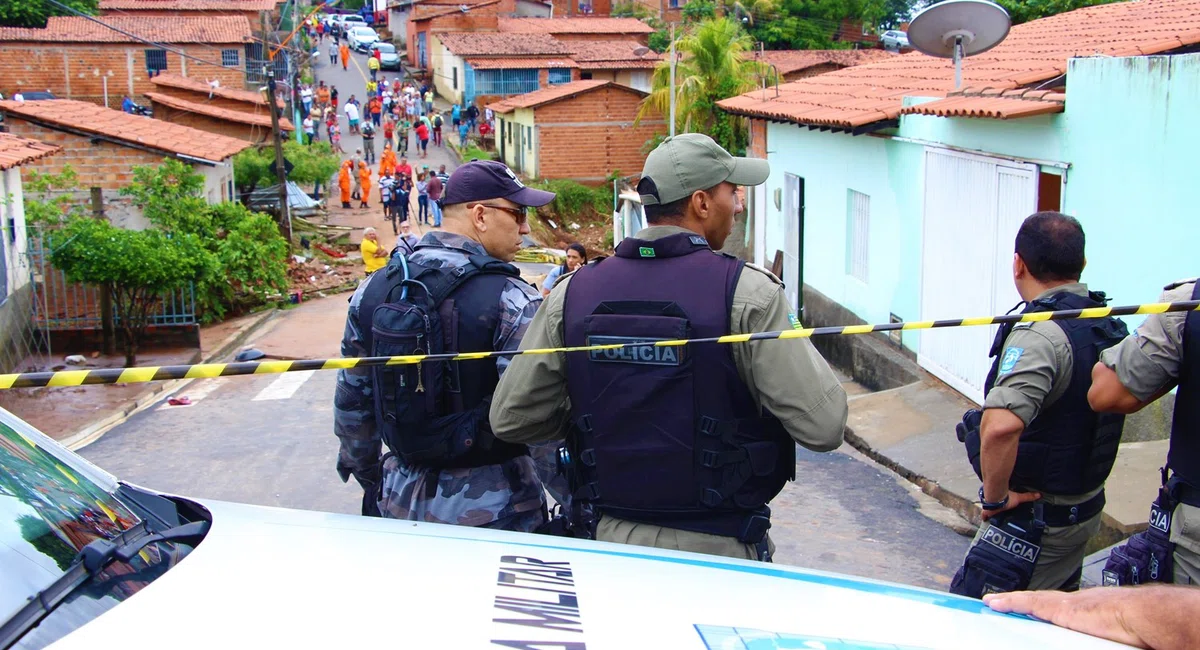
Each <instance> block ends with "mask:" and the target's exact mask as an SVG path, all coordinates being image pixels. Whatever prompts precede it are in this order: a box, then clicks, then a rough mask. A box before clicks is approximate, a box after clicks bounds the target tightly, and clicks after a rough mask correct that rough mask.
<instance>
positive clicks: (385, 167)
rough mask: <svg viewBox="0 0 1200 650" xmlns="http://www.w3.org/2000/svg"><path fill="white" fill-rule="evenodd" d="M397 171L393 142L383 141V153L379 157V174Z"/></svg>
mask: <svg viewBox="0 0 1200 650" xmlns="http://www.w3.org/2000/svg"><path fill="white" fill-rule="evenodd" d="M395 173H396V152H395V151H392V143H391V142H388V141H387V140H384V141H383V155H382V156H380V157H379V174H380V175H383V174H395Z"/></svg>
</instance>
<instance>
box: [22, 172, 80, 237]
mask: <svg viewBox="0 0 1200 650" xmlns="http://www.w3.org/2000/svg"><path fill="white" fill-rule="evenodd" d="M27 174H28V175H26V176H25V178H24V180H23V183H22V185H23V187H24V190H23V191H24V203H25V222H26V223H28V224H29V225H31V226H46V225H53V224H58V223H61V222H62V221H63V220H64V219H66V218H67V217H68V216H69V215H71V214H72V213H74V212H77V211H79V210H80V207H79V203H78V201H76V200H75V198H73V197H72V196H71V195H70V194H69V193H68V192H69V191H70V190H76V189H79V179H78V176H76V174H75V170H74V169H73V168H72V167H71V166H70V165H63V168H62V171H61V172H59V173H57V174H51V173H47V172H39V171H35V170H32V169H31V170H29V171H28V173H27ZM4 200H5V202H7V201H11V200H12V197H9V196H6V197H4Z"/></svg>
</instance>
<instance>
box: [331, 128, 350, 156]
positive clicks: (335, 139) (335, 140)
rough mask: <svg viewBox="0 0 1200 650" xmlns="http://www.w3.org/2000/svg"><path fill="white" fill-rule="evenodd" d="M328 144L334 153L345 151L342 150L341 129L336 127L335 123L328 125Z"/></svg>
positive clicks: (344, 151)
mask: <svg viewBox="0 0 1200 650" xmlns="http://www.w3.org/2000/svg"><path fill="white" fill-rule="evenodd" d="M329 144H330V145H331V146H332V147H333V150H334V151H336V152H338V153H346V150H345V149H342V129H341V127H339V126H338V125H337V122H334V123H333V124H330V125H329Z"/></svg>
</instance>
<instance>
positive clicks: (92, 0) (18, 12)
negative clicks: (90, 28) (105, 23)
mask: <svg viewBox="0 0 1200 650" xmlns="http://www.w3.org/2000/svg"><path fill="white" fill-rule="evenodd" d="M59 2H61V3H62V4H64V5H67V6H68V7H70V8H72V9H75V10H77V11H82V12H83V13H85V14H93V15H94V14H96V12H97V10H98V8H99V4H100V2H99V0H59ZM73 15H75V14H73V13H72V12H70V11H67V10H66V9H63V8H62V7H58V6H56V5H52V4H50V3H49V2H46V1H45V0H4V1H3V2H0V25H2V26H5V27H45V26H46V20H47V19H48V18H50V16H73Z"/></svg>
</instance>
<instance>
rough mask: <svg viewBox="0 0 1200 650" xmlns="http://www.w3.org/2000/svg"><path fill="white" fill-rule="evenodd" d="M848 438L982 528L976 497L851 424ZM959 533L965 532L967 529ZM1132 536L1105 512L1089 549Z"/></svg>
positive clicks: (975, 525)
mask: <svg viewBox="0 0 1200 650" xmlns="http://www.w3.org/2000/svg"><path fill="white" fill-rule="evenodd" d="M845 437H846V442H847V443H848V444H849V445H850V446H851V447H854V448H855V449H857V450H858V451H859V452H860V453H862V454H863V455H864V456H866V457H868V458H870V459H871V460H873V461H875V462H876V463H879V464H880V465H882V466H884V467H886V468H887V469H889V470H891V471H892V472H895V473H896V474H897V475H898V476H900V477H901V478H903V479H904V480H906V481H908V482H910V483H912V484H913V485H916V486H917V487H919V488H920V489H921V491H922V492H924V493H925V494H927V495H929V496H931V497H933V498H934V499H935V500H937V502H938V503H941V504H942V505H943V506H946V507H947V508H949V509H951V510H953V511H955V512H957V513H958V515H959V516H960V517H962V518H963V519H965V520H966V521H967V522H968V523H970V524H971V526H973V527H975V528H976V529H978V527H979V526H980V525H981V524H982V522H983V520H982V519H981V518H980V516H979V515H980V509H979V505H978V504H976V502H975V500H974V499H973V498H969V497H964V496H962V495H959V494H955V493H953V492H951V491H950V490H947V489H946V488H943V487H942V486H941V484H939V483H938V482H937V481H935V480H933V479H931V478H929V477H927V476H924V475H923V474H920V473H918V472H914V471H913V470H911V469H909V468H907V467H905V466H904V465H902V464H900V463H899V462H897V461H895V460H893V459H891V458H889V457H888V456H886V455H884V454H883V453H881V452H880V451H878V450H876V449H875V448H873V447H871V445H870V444H869V443H868V442H867V441H866V440H864V439H862V438H861V437H859V436H858V435H857V434H855V433H854V430H853V429H851V428H850V427H849V426H847V427H846V429H845ZM956 532H959V533H960V534H962V532H963V531H956ZM1128 536H1129V535H1128V534H1127V533H1124V532H1122V530H1121V527H1120V525H1119V524H1118V523H1117V522H1116V520H1114V519H1113V518H1112V517H1110V516H1109V515H1108V514H1106V513H1101V515H1100V531H1099V532H1098V533H1096V535H1095V537H1094V539H1095V540H1099V541H1098V542H1093V543H1090V544H1089V546H1088V548H1089V549H1090V548H1092V546H1095V545H1096V544H1099V547H1103V546H1107V545H1109V544H1112V543H1115V542H1117V541H1119V540H1123V539H1125V538H1126V537H1128Z"/></svg>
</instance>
